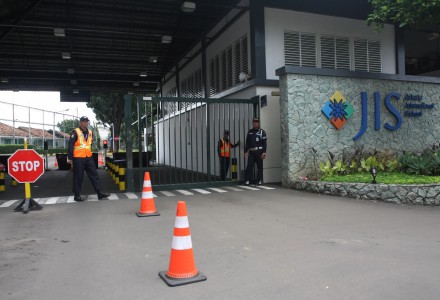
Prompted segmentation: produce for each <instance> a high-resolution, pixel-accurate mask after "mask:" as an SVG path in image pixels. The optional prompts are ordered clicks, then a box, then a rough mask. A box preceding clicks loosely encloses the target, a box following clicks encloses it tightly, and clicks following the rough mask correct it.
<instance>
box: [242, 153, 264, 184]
mask: <svg viewBox="0 0 440 300" xmlns="http://www.w3.org/2000/svg"><path fill="white" fill-rule="evenodd" d="M261 154H263V152H261V151H249V152H248V164H247V167H246V175H245V181H249V180H251V179H252V177H253V176H252V175H253V174H252V173H253V170H254V164H257V170H258V171H257V181H260V180H263V160H262V159H261Z"/></svg>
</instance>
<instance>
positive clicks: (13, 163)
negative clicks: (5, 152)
mask: <svg viewBox="0 0 440 300" xmlns="http://www.w3.org/2000/svg"><path fill="white" fill-rule="evenodd" d="M8 172H9V175H11V176H12V177H13V178H14V179H15V180H17V181H18V182H20V183H25V182H30V183H32V182H35V181H37V179H38V178H40V176H41V175H43V173H44V161H43V158H41V156H40V155H39V154H38V153H37V152H35V150H32V149H19V150H17V151H15V153H14V154H12V155H11V157H9V158H8Z"/></svg>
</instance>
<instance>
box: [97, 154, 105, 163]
mask: <svg viewBox="0 0 440 300" xmlns="http://www.w3.org/2000/svg"><path fill="white" fill-rule="evenodd" d="M98 165H99V166H103V165H104V158H103V155H102V153H99V154H98Z"/></svg>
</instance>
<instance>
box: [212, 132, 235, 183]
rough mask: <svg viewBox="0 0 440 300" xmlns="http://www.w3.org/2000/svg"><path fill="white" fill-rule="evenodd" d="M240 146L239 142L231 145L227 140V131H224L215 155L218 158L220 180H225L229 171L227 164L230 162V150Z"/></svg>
mask: <svg viewBox="0 0 440 300" xmlns="http://www.w3.org/2000/svg"><path fill="white" fill-rule="evenodd" d="M239 145H240V141H238V142H237V143H235V144H231V141H230V140H229V130H227V129H226V130H225V132H224V134H223V138H221V139H220V140H219V141H218V145H217V153H218V157H219V158H220V179H221V180H223V181H224V180H225V179H226V175H227V174H228V170H229V163H230V161H231V149H232V148H235V147H237V146H239Z"/></svg>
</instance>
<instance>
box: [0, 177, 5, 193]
mask: <svg viewBox="0 0 440 300" xmlns="http://www.w3.org/2000/svg"><path fill="white" fill-rule="evenodd" d="M4 191H6V186H5V173H3V172H0V192H4Z"/></svg>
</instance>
